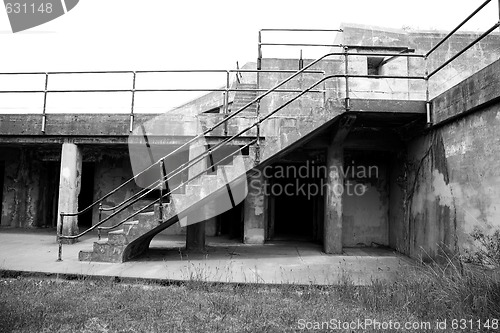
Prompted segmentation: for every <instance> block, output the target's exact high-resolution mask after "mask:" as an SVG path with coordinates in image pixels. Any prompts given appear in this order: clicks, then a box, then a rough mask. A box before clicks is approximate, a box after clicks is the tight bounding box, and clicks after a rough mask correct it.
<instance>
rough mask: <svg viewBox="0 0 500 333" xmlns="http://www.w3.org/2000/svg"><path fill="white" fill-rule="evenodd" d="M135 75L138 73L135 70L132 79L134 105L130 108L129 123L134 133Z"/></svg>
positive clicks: (130, 130)
mask: <svg viewBox="0 0 500 333" xmlns="http://www.w3.org/2000/svg"><path fill="white" fill-rule="evenodd" d="M135 77H136V73H135V71H134V72H133V79H132V105H131V108H130V124H129V129H128V130H129V132H130V133H132V131H133V130H134V104H135Z"/></svg>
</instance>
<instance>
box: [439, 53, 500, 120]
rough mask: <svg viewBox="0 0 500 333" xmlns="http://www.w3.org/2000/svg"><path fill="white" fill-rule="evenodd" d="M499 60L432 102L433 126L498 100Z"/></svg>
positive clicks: (499, 90)
mask: <svg viewBox="0 0 500 333" xmlns="http://www.w3.org/2000/svg"><path fill="white" fill-rule="evenodd" d="M499 73H500V60H497V61H496V62H494V63H492V64H491V65H489V66H487V67H485V68H484V69H482V70H480V71H479V72H477V73H476V74H474V75H472V76H471V77H469V78H468V79H466V80H464V81H462V82H461V83H459V84H458V85H456V86H454V87H453V88H451V89H449V90H448V91H446V92H444V93H443V94H441V95H439V96H437V97H436V98H434V99H433V100H432V110H433V117H434V119H433V120H434V124H435V125H437V124H439V123H441V122H444V121H446V120H449V119H451V118H454V117H457V116H459V115H461V114H463V113H466V112H469V111H472V110H474V109H477V108H480V107H481V106H483V105H486V104H488V103H490V102H493V101H494V100H496V99H498V98H500V75H499Z"/></svg>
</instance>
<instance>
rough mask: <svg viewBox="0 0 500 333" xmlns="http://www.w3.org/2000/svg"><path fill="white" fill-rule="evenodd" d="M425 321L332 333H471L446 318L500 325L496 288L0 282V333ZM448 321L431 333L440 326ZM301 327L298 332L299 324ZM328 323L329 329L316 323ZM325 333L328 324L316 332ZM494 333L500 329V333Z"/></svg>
mask: <svg viewBox="0 0 500 333" xmlns="http://www.w3.org/2000/svg"><path fill="white" fill-rule="evenodd" d="M365 318H371V319H374V320H377V321H379V322H389V321H390V320H392V322H396V321H397V322H400V323H401V324H402V325H403V324H404V323H405V322H412V323H414V322H430V323H432V325H433V326H432V329H430V330H429V329H419V330H414V329H411V330H405V329H401V330H388V329H387V330H382V329H381V330H374V329H373V327H366V328H365V330H362V329H357V328H354V329H348V330H342V329H340V330H331V331H335V332H353V331H354V332H371V331H378V332H381V331H383V332H391V331H394V332H396V331H397V332H404V331H407V332H457V331H462V332H477V331H488V330H487V329H486V328H485V327H484V326H483V327H482V329H478V328H477V327H473V328H472V329H471V328H469V327H468V328H467V329H464V330H456V329H455V330H454V329H452V327H451V320H452V319H467V320H468V319H473V320H474V321H476V320H478V319H481V320H483V323H484V322H485V320H487V319H489V320H490V321H489V324H492V319H495V318H496V319H500V283H499V281H498V280H497V281H495V280H494V279H493V278H491V277H489V276H487V275H485V274H484V273H480V272H472V271H468V272H466V273H465V274H463V275H461V274H459V273H458V271H455V270H452V271H451V272H449V271H448V270H444V269H429V268H428V269H425V270H424V271H423V272H422V271H420V272H418V274H417V273H414V274H406V275H404V276H401V277H399V278H397V279H396V281H393V282H374V283H373V285H371V286H367V287H358V286H354V285H352V284H351V283H350V282H349V281H345V282H344V283H342V284H341V285H339V286H328V287H300V286H293V285H281V286H276V287H271V286H258V285H224V284H208V283H196V282H187V283H186V284H183V285H170V286H159V285H155V284H145V285H131V284H122V283H114V282H112V281H95V280H85V279H81V280H76V281H65V280H50V279H36V278H18V279H0V332H86V333H87V332H289V331H300V328H304V327H308V328H314V325H319V324H322V322H329V323H330V321H331V320H332V319H333V320H340V321H342V322H351V321H357V320H358V319H360V320H364V319H365ZM445 319H446V320H447V329H446V330H436V329H435V327H434V325H435V322H436V320H441V321H442V320H445ZM301 323H302V324H301ZM322 325H325V324H322ZM322 328H323V329H320V330H317V331H327V330H328V328H330V329H331V328H332V326H329V327H328V326H322ZM306 331H307V330H306ZM490 331H491V332H496V331H500V328H497V329H496V330H495V329H492V330H490Z"/></svg>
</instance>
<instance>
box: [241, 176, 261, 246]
mask: <svg viewBox="0 0 500 333" xmlns="http://www.w3.org/2000/svg"><path fill="white" fill-rule="evenodd" d="M248 181H249V182H248V195H247V197H246V198H245V208H244V214H245V217H244V225H243V242H244V243H245V244H264V240H265V228H266V218H265V216H266V214H265V202H266V201H265V200H266V197H265V195H264V189H265V188H264V180H263V178H262V175H253V176H251V177H250V178H249V179H248Z"/></svg>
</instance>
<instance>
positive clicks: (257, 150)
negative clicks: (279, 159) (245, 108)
mask: <svg viewBox="0 0 500 333" xmlns="http://www.w3.org/2000/svg"><path fill="white" fill-rule="evenodd" d="M255 111H256V119H257V125H256V126H255V128H256V133H255V136H256V138H257V141H256V142H255V161H254V165H255V166H257V165H258V164H259V163H260V98H259V99H258V100H257V108H256V109H255Z"/></svg>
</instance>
